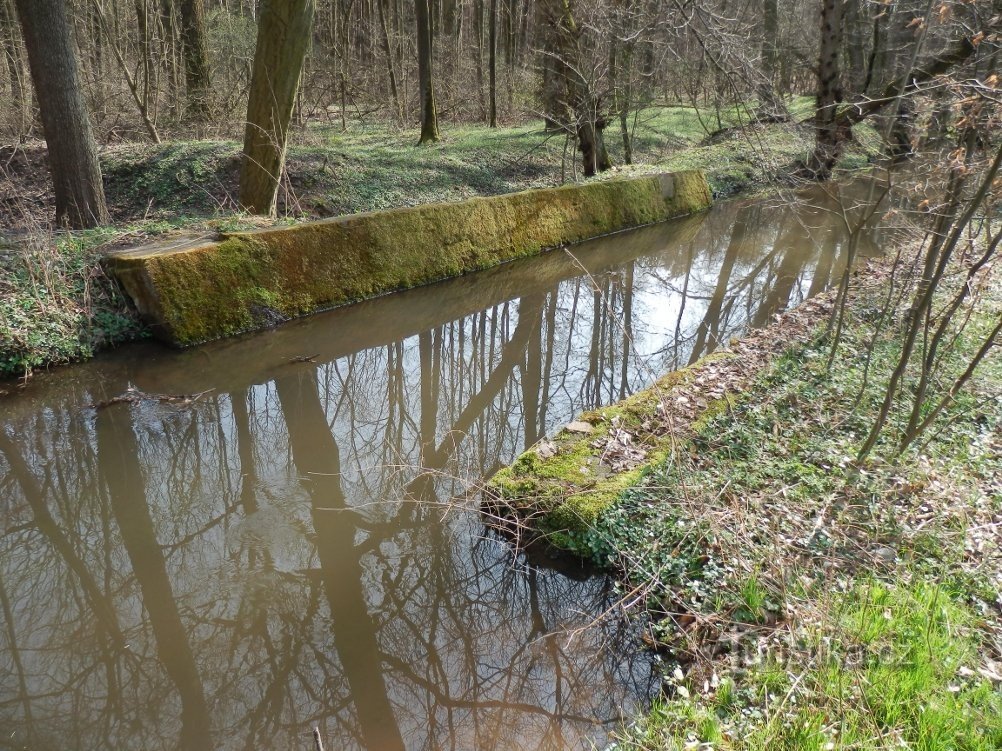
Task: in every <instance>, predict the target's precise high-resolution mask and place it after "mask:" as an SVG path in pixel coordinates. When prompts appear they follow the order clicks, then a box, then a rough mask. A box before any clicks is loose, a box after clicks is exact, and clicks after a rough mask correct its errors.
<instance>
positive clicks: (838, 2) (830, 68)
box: [806, 0, 849, 180]
mask: <svg viewBox="0 0 1002 751" xmlns="http://www.w3.org/2000/svg"><path fill="white" fill-rule="evenodd" d="M845 3H846V0H822V5H821V42H820V45H819V50H820V51H819V59H818V92H817V105H816V106H817V112H816V113H815V115H814V134H815V136H814V137H815V141H814V153H813V154H812V155H811V157H810V160H809V161H808V163H807V165H806V172H807V173H808V175H809V176H810V177H812V178H814V179H816V180H827V179H828V177H829V176H830V175H831V173H832V170H833V169H834V168H835V164H836V162H838V159H839V156H840V155H841V153H842V145H843V142H844V141H845V140H846V139H847V138H848V137H849V130H848V129H847V128H844V127H842V126H841V124H840V123H839V120H838V105H839V103H840V102H841V101H842V85H841V71H840V69H839V51H840V49H841V47H842V25H843V24H842V18H843V15H844V12H845Z"/></svg>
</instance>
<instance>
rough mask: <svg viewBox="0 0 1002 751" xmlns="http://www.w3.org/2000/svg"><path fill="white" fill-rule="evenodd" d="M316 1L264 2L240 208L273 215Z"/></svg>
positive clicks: (241, 180) (251, 91) (259, 30)
mask: <svg viewBox="0 0 1002 751" xmlns="http://www.w3.org/2000/svg"><path fill="white" fill-rule="evenodd" d="M315 8H316V2H315V0H263V2H262V4H261V12H260V19H259V21H258V34H257V50H256V51H255V53H254V74H253V78H252V79H251V89H250V99H249V101H248V104H247V129H246V131H245V133H244V155H243V165H242V167H241V170H240V205H241V206H243V207H244V208H245V209H247V210H248V211H250V212H252V213H254V214H266V215H273V214H274V213H275V202H276V199H277V197H278V183H279V179H280V178H281V176H282V169H283V168H284V166H285V147H286V144H287V142H288V138H289V121H290V120H291V118H292V108H293V106H294V105H295V102H296V92H297V91H298V89H299V79H300V76H301V74H302V70H303V61H304V60H305V58H306V50H307V47H308V46H309V43H310V38H311V31H312V28H313V13H314V10H315Z"/></svg>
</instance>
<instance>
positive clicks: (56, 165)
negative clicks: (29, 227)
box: [16, 0, 108, 228]
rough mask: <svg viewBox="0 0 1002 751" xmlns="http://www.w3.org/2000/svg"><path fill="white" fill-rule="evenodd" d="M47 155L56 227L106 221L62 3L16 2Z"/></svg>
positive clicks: (50, 0) (94, 148)
mask: <svg viewBox="0 0 1002 751" xmlns="http://www.w3.org/2000/svg"><path fill="white" fill-rule="evenodd" d="M16 5H17V12H18V16H19V18H20V20H21V29H22V33H23V34H24V40H25V44H26V46H27V48H28V64H29V66H30V68H31V77H32V80H33V82H34V84H35V96H36V97H37V99H38V104H39V108H40V109H41V113H42V127H43V129H44V131H45V143H46V146H47V147H48V152H49V168H50V170H51V171H52V182H53V185H54V187H55V196H56V223H57V224H60V225H68V226H70V227H74V228H82V227H94V226H97V225H99V224H107V223H108V207H107V205H106V204H105V199H104V185H103V183H102V177H101V165H100V163H99V162H98V158H97V145H96V144H95V143H94V136H93V133H92V132H91V124H90V116H89V114H88V112H87V108H86V106H85V104H84V98H83V90H82V88H81V85H80V73H79V69H78V67H77V66H78V64H77V54H76V47H75V45H74V43H73V35H72V29H71V27H70V23H69V18H68V17H67V14H66V5H65V3H64V2H62V0H16Z"/></svg>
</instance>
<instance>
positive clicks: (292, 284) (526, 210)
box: [109, 172, 711, 346]
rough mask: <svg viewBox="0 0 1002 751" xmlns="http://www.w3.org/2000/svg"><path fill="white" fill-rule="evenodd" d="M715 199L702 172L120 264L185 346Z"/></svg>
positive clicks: (423, 209)
mask: <svg viewBox="0 0 1002 751" xmlns="http://www.w3.org/2000/svg"><path fill="white" fill-rule="evenodd" d="M710 202H711V198H710V194H709V188H708V187H707V184H706V180H705V179H704V178H703V175H702V173H699V172H691V173H679V174H675V175H661V176H652V177H643V178H637V179H632V180H618V181H606V182H593V183H588V184H586V185H570V186H565V187H562V188H554V189H545V190H532V191H525V192H522V193H513V194H510V195H504V196H494V197H490V198H474V199H470V200H468V201H464V202H461V203H451V204H432V205H425V206H417V207H411V208H405V209H397V210H392V211H387V212H381V213H373V214H360V215H356V216H351V217H346V218H341V219H335V220H328V221H323V222H315V223H311V224H303V225H299V226H295V227H287V228H281V229H270V230H264V231H258V232H243V233H239V232H238V233H232V234H229V235H225V236H224V240H223V241H222V242H219V243H212V244H207V245H201V246H197V247H191V248H186V249H183V250H177V249H174V250H170V251H166V252H157V251H150V252H136V251H131V252H128V253H126V254H122V255H120V256H118V257H114V258H112V260H111V261H110V262H109V263H110V266H111V268H112V269H113V270H114V271H115V272H116V273H117V274H118V276H119V278H120V279H121V280H122V282H123V284H124V286H125V288H126V290H127V291H128V292H129V293H130V295H131V296H132V297H133V298H134V299H135V301H136V303H137V306H138V307H139V309H140V311H141V312H142V313H144V314H145V315H146V316H147V317H148V318H150V319H152V320H153V321H154V323H155V324H156V325H157V327H158V333H159V334H160V335H161V336H162V337H163V338H166V339H168V340H169V341H171V342H173V343H175V344H179V345H182V346H183V345H189V344H194V343H197V342H201V341H205V340H208V339H212V338H216V337H219V336H225V335H227V334H232V333H235V332H238V331H243V330H246V329H249V328H253V327H255V326H258V325H261V323H268V322H273V321H274V320H275V317H276V316H278V317H279V318H287V317H291V316H297V315H302V314H304V313H309V312H312V311H315V310H321V309H324V308H329V307H333V306H336V305H341V304H345V303H349V302H354V301H356V300H361V299H365V298H368V297H373V296H375V295H378V294H382V293H385V292H390V291H393V290H397V289H406V288H409V287H414V286H417V285H421V284H427V283H429V282H433V281H436V280H439V279H445V278H448V277H452V276H457V275H459V274H463V273H467V272H471V271H477V270H480V269H485V268H488V267H491V266H495V265H497V264H499V263H503V262H505V261H510V260H513V259H515V258H519V257H523V256H528V255H533V254H536V253H539V252H540V251H541V250H543V249H544V248H548V247H555V246H559V245H563V244H565V243H571V242H577V241H581V240H585V239H588V238H590V237H595V236H597V235H601V234H606V233H608V232H613V231H616V230H621V229H626V228H630V227H638V226H642V225H645V224H651V223H653V222H658V221H663V220H665V219H668V218H671V217H675V216H681V215H683V214H688V213H692V212H693V211H697V210H700V209H704V208H706V207H707V206H709V205H710ZM262 309H264V312H263V313H262Z"/></svg>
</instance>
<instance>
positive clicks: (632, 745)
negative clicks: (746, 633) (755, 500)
mask: <svg viewBox="0 0 1002 751" xmlns="http://www.w3.org/2000/svg"><path fill="white" fill-rule="evenodd" d="M821 604H822V605H823V606H824V607H825V608H826V609H827V610H826V614H827V616H828V620H827V621H825V622H822V623H821V624H819V625H817V626H814V627H807V628H805V629H803V632H802V634H801V635H800V637H799V638H800V640H801V642H802V644H803V646H804V647H806V649H802V650H801V652H800V653H799V654H790V653H785V654H784V653H779V652H777V653H772V654H768V655H766V657H765V658H764V659H763V660H762V661H761V662H759V663H758V664H755V665H754V666H753V667H752V668H751V669H749V670H747V671H746V672H745V674H744V675H743V676H742V677H741V678H739V684H738V685H736V684H735V683H734V682H732V681H731V680H730V679H728V680H727V681H725V682H723V683H721V682H719V679H718V681H717V683H716V687H715V688H713V689H712V690H709V691H706V692H700V691H699V690H698V688H693V689H688V688H685V689H684V691H681V692H680V691H679V690H678V686H676V687H675V691H674V697H673V698H671V699H667V700H662V701H660V702H658V703H657V704H656V706H655V707H654V708H653V709H652V711H651V712H650V714H649V715H648V716H647V717H646V718H645V719H644V720H643V721H642V722H640V723H638V724H637V725H636V726H634V727H633V728H631V729H630V733H629V738H628V739H624V740H623V741H622V742H621V744H620V745H619V748H621V749H624V750H625V749H679V751H681V749H686V748H699V747H704V748H705V747H706V746H701V744H710V745H712V747H714V748H720V749H732V748H733V749H738V748H740V749H749V750H754V751H841V750H842V749H846V750H848V749H853V750H858V751H870V750H871V749H872V750H873V751H877V750H878V749H891V748H907V749H921V750H922V751H934V750H943V751H946V750H948V749H949V750H954V749H956V750H957V751H960V750H963V751H991V750H993V749H998V748H1000V747H1002V694H1000V693H999V692H998V691H996V690H994V689H993V687H992V684H991V681H990V680H988V679H987V678H985V677H984V676H982V675H981V674H979V673H978V672H977V667H978V665H979V664H980V654H981V650H982V649H983V647H984V644H983V639H982V637H981V636H980V635H979V632H978V618H977V617H976V616H975V615H974V614H973V613H972V612H971V610H970V608H969V607H967V606H965V605H963V604H962V603H960V602H958V601H957V599H956V595H955V593H951V592H949V591H946V590H944V589H943V588H942V587H939V586H937V585H934V584H929V583H926V582H922V581H910V582H909V581H904V580H899V581H894V582H891V583H884V582H878V581H867V580H861V581H857V582H856V583H854V584H853V586H852V587H851V588H850V589H848V591H846V592H841V593H838V594H837V595H829V596H828V597H826V598H823V603H821ZM685 683H686V681H685V679H684V676H683V679H682V680H680V681H677V684H678V685H681V686H682V687H683V688H684V686H685Z"/></svg>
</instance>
